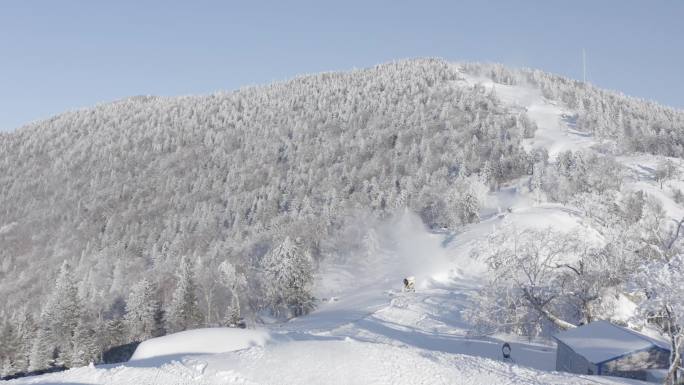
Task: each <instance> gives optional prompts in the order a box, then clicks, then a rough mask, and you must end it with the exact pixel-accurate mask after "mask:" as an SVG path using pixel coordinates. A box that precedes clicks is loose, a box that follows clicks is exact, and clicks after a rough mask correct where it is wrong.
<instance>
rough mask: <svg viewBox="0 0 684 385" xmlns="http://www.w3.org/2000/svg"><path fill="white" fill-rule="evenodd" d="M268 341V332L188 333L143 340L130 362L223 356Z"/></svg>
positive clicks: (207, 331)
mask: <svg viewBox="0 0 684 385" xmlns="http://www.w3.org/2000/svg"><path fill="white" fill-rule="evenodd" d="M270 339H271V337H270V333H269V332H268V331H266V330H261V329H233V328H211V329H195V330H188V331H184V332H180V333H175V334H169V335H166V336H163V337H158V338H152V339H150V340H147V341H144V342H143V343H141V344H140V345H139V346H138V348H137V349H136V350H135V353H133V357H131V361H138V360H146V359H150V358H160V357H165V356H176V355H183V354H209V353H224V352H230V351H235V350H240V349H246V348H249V347H252V346H263V345H264V344H266V342H268V341H269V340H270Z"/></svg>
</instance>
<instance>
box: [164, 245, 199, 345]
mask: <svg viewBox="0 0 684 385" xmlns="http://www.w3.org/2000/svg"><path fill="white" fill-rule="evenodd" d="M177 278H178V281H177V283H176V290H175V291H174V292H173V298H172V300H171V304H170V306H169V308H168V312H167V324H168V326H167V328H168V330H169V331H171V332H179V331H182V330H187V329H192V328H195V327H197V326H199V325H200V322H201V321H202V313H201V312H200V309H199V304H198V300H197V285H196V283H195V273H194V269H193V264H192V262H191V261H190V258H188V257H187V256H183V257H182V258H181V261H180V266H179V267H178V275H177Z"/></svg>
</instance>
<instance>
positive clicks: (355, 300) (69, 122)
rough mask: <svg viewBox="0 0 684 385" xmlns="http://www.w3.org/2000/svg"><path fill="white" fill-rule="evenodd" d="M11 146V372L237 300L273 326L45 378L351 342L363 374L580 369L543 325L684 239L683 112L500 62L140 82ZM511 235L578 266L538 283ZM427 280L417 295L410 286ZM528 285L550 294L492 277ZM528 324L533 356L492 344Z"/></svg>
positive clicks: (309, 350) (253, 372)
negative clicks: (405, 287) (194, 87)
mask: <svg viewBox="0 0 684 385" xmlns="http://www.w3.org/2000/svg"><path fill="white" fill-rule="evenodd" d="M0 149H1V153H0V258H1V261H2V264H1V265H0V278H1V279H2V281H1V283H0V296H2V297H3V298H7V300H6V301H3V303H2V309H0V311H1V313H0V314H1V315H2V319H3V321H2V323H3V324H4V325H5V328H4V329H5V330H8V331H5V332H3V339H4V340H5V341H7V342H6V343H3V344H2V346H3V348H2V349H0V358H3V360H4V361H5V362H6V366H7V368H8V369H7V370H6V371H5V372H6V373H12V372H16V371H26V370H29V369H30V370H33V369H40V368H42V367H44V366H45V365H48V364H52V365H55V364H66V365H67V366H78V363H83V362H86V361H87V360H88V359H90V358H91V357H92V358H98V357H99V356H100V354H101V352H103V351H105V350H107V349H109V348H112V347H115V346H119V345H124V344H126V343H128V342H131V341H133V340H141V339H146V338H149V337H152V336H158V335H161V334H164V333H166V332H173V331H177V330H183V329H186V328H191V327H202V326H217V325H224V324H230V323H235V321H237V320H238V319H239V318H240V316H242V317H245V318H246V319H247V323H248V324H249V325H250V326H254V325H259V324H264V323H269V324H270V323H273V324H272V325H271V326H269V327H268V329H269V331H268V333H269V335H272V336H274V337H272V338H273V339H274V341H275V342H272V343H267V344H265V345H264V347H259V346H257V347H253V348H249V349H247V350H244V351H239V352H236V353H225V354H226V356H216V357H203V358H197V360H199V361H197V360H196V361H192V360H181V361H180V362H181V363H173V364H162V367H161V369H159V368H157V367H156V366H155V368H153V369H149V370H143V369H142V368H136V369H133V368H131V367H128V368H125V369H116V368H110V369H107V368H102V369H100V368H98V369H95V368H81V369H77V370H72V371H69V372H66V373H63V374H56V375H51V376H49V377H46V379H42V380H41V379H37V380H35V381H53V382H54V381H59V382H62V381H65V380H66V381H85V382H95V383H110V382H113V383H117V382H118V383H125V382H126V381H129V380H127V379H130V381H133V380H132V379H133V378H138V381H139V382H142V381H147V380H144V379H145V378H147V377H145V376H167V375H168V376H170V377H169V378H175V380H173V381H176V382H182V381H185V379H188V378H194V379H197V381H198V382H200V383H203V382H207V383H216V382H217V381H218V382H221V381H223V382H222V383H225V382H226V381H233V382H234V383H273V382H274V381H275V382H276V383H277V382H278V380H277V379H280V380H282V383H295V380H294V377H292V381H290V380H289V377H287V375H286V373H289V372H288V371H287V370H291V368H290V369H288V368H285V367H283V366H282V365H281V364H282V362H281V363H280V364H278V365H281V366H277V367H278V368H280V369H282V370H275V369H274V370H273V371H272V372H269V371H264V370H262V368H261V367H260V366H258V364H257V363H258V362H260V359H261V358H264V357H265V358H267V359H268V361H269V362H279V361H278V360H280V359H284V358H285V357H291V356H292V355H293V354H295V353H297V354H300V355H302V357H312V359H311V360H310V361H311V362H313V365H315V366H316V367H313V368H311V370H309V371H307V372H310V373H313V374H312V376H313V377H311V379H312V382H318V383H335V381H334V379H335V378H337V379H339V380H337V381H338V382H340V381H341V382H342V383H349V381H351V382H354V381H353V380H354V379H353V378H350V377H344V376H343V375H341V374H340V373H345V369H344V367H342V368H341V369H339V370H338V371H324V370H320V368H326V367H329V366H331V365H334V363H335V362H338V361H339V360H350V361H349V362H355V361H353V359H352V358H351V357H354V356H355V355H357V354H368V355H369V356H370V357H371V358H372V357H376V358H377V360H375V361H373V359H370V360H369V361H368V362H367V363H366V364H364V365H361V363H359V367H360V368H364V369H363V370H364V373H366V374H365V376H366V377H364V378H368V379H369V380H368V381H363V382H367V383H402V381H404V382H405V383H415V382H416V381H414V380H412V379H414V376H415V375H416V373H417V371H420V372H425V371H429V372H430V373H431V374H434V375H435V376H437V377H434V378H433V379H432V380H429V379H428V380H425V381H427V383H440V382H439V381H442V382H444V383H493V382H506V381H508V382H512V383H513V382H515V383H533V382H534V381H537V379H538V378H543V380H541V381H542V382H547V383H584V382H583V381H585V379H581V378H577V377H573V376H570V375H556V374H553V375H552V374H544V373H542V372H537V371H535V370H552V369H553V367H554V366H553V359H554V354H555V348H554V347H553V345H552V344H550V343H549V341H548V340H547V339H545V338H546V337H548V335H549V333H551V332H553V331H554V330H557V328H558V327H564V325H565V324H569V325H572V324H577V323H579V322H586V321H587V320H591V319H597V318H602V319H611V320H613V321H615V322H622V323H626V324H630V323H633V322H634V318H635V316H636V315H637V313H638V309H637V308H638V305H639V301H638V296H636V297H635V296H634V295H635V294H634V285H635V282H637V281H638V280H639V277H636V276H632V273H633V270H634V267H635V266H639V265H641V264H643V263H644V262H646V261H658V260H669V259H671V258H673V256H674V255H677V254H678V253H679V247H680V243H681V242H680V240H678V239H677V233H676V232H675V230H676V229H677V227H676V226H674V224H675V222H674V221H673V220H679V219H681V218H683V217H684V198H682V190H683V189H684V183H683V182H681V180H680V179H679V178H678V177H677V175H679V173H680V172H681V170H682V169H684V167H682V165H683V163H682V161H681V158H682V157H683V156H684V112H682V111H678V110H674V109H670V108H667V107H663V106H659V105H656V104H653V103H650V102H646V101H642V100H637V99H633V98H629V97H626V96H623V95H619V94H616V93H613V92H609V91H604V90H600V89H597V88H595V87H593V86H591V85H588V84H584V83H581V82H576V81H572V80H569V79H565V78H562V77H558V76H554V75H549V74H545V73H542V72H540V71H532V70H509V69H506V68H504V67H502V66H499V65H485V64H460V63H448V62H444V61H441V60H436V59H421V60H409V61H402V62H397V63H391V64H385V65H381V66H377V67H375V68H371V69H366V70H360V71H353V72H349V73H325V74H319V75H313V76H305V77H300V78H297V79H294V80H292V81H289V82H284V83H279V84H274V85H270V86H266V87H255V88H247V89H243V90H239V91H235V92H231V93H225V94H216V95H211V96H201V97H182V98H156V97H134V98H130V99H127V100H123V101H120V102H115V103H111V104H105V105H100V106H97V107H95V108H92V109H87V110H81V111H74V112H69V113H66V114H63V115H60V116H58V117H55V118H52V119H50V120H48V121H45V122H41V123H36V124H34V125H31V126H27V127H23V128H21V129H19V130H17V131H16V132H14V133H10V134H4V135H0ZM672 240H673V241H672ZM670 241H672V242H670ZM511 244H516V245H518V244H520V245H523V246H524V247H526V248H527V249H526V250H536V252H537V253H536V255H541V256H553V258H555V259H553V261H552V262H553V263H554V266H565V267H567V268H565V269H562V268H558V269H548V270H543V273H544V274H540V277H543V280H542V279H541V278H540V280H539V281H534V282H520V281H519V280H518V279H517V278H519V276H520V275H519V274H520V273H521V272H520V271H519V270H516V269H515V268H512V267H515V266H518V267H519V266H522V267H530V268H535V269H538V268H539V266H540V265H539V264H538V263H537V264H535V263H536V262H538V261H536V262H535V261H534V260H530V259H529V258H526V256H528V255H530V253H520V254H516V253H514V252H511V249H510V247H509V245H511ZM531 254H534V253H531ZM511 255H513V257H514V258H513V259H511V257H510V256H511ZM504 257H505V258H504ZM64 261H67V262H68V264H67V265H64V264H63V262H64ZM548 265H549V264H546V265H544V266H548ZM609 266H610V267H615V268H610V269H609V268H607V267H609ZM60 269H61V270H60ZM283 271H285V272H287V274H281V273H280V272H283ZM573 271H574V272H577V271H581V274H580V273H577V274H576V276H573V275H572V274H569V273H571V272H573ZM409 275H414V276H416V277H417V279H418V283H419V287H418V291H417V292H416V293H415V294H413V295H410V294H401V293H398V291H400V283H401V278H403V277H405V276H409ZM283 276H285V277H284V278H283ZM55 278H58V279H57V281H58V283H57V285H56V286H55V284H54V279H55ZM283 280H284V281H283ZM279 282H280V283H279ZM283 282H285V283H283ZM502 282H503V284H502ZM592 282H601V284H600V285H597V284H592ZM278 285H280V286H278ZM516 285H517V286H516ZM526 285H527V286H526ZM530 285H531V287H536V288H545V289H544V290H542V291H539V292H535V293H533V295H529V296H528V297H527V298H521V297H515V296H511V297H506V298H502V297H501V296H500V295H499V293H502V292H506V293H508V292H513V293H515V292H524V291H521V290H522V289H524V288H525V287H530ZM195 286H196V287H195ZM546 288H553V290H546ZM609 292H610V293H612V294H613V295H612V296H611V295H608V293H609ZM187 293H192V295H191V296H190V297H191V300H190V302H191V303H194V305H193V306H190V307H184V306H186V305H187V301H186V302H183V301H182V299H183V298H188V297H187ZM193 296H196V298H197V299H196V300H194V299H192V298H195V297H193ZM64 297H66V298H67V300H62V299H61V298H64ZM501 301H504V302H503V303H505V305H506V306H504V307H502V306H500V305H501V304H502V302H501ZM505 301H511V302H505ZM538 303H544V306H543V307H538V306H537V304H538ZM146 304H147V305H149V306H147V305H146ZM74 308H78V309H79V310H78V311H77V312H69V311H68V309H74ZM312 308H316V310H314V312H313V313H311V314H309V315H307V316H303V317H299V318H296V319H295V320H293V321H290V322H287V323H284V324H283V323H282V320H283V319H284V318H287V317H290V316H294V315H302V314H304V313H307V312H308V311H309V310H311V309H312ZM502 308H505V309H508V310H506V311H503V312H502V311H501V310H500V309H502ZM510 310H512V311H510ZM71 313H73V314H75V316H74V317H66V316H65V317H64V320H65V321H64V322H61V323H60V324H59V325H55V322H53V321H51V320H53V319H55V318H56V316H55V314H71ZM189 313H192V316H190V317H185V316H183V314H189ZM274 316H275V318H272V317H274ZM57 318H59V317H57ZM65 324H66V325H67V327H64V326H63V325H65ZM69 325H71V326H69ZM635 326H638V325H636V324H635ZM642 326H643V325H642ZM77 331H78V332H77ZM41 332H43V334H41ZM516 335H523V336H526V337H533V338H538V340H535V342H534V343H523V342H522V341H523V340H520V341H521V342H519V345H516V343H514V351H515V352H520V353H519V354H518V355H515V356H514V358H515V357H517V358H518V361H517V363H518V364H520V365H522V366H528V367H532V368H535V369H522V368H521V367H518V366H511V365H510V364H509V363H500V362H496V361H495V360H497V359H499V356H500V350H499V349H500V344H501V343H502V341H504V340H515V341H517V339H516V337H515V336H516ZM162 338H165V337H162ZM89 341H94V342H93V343H87V342H89ZM84 346H85V347H84ZM48 347H50V348H56V349H55V354H54V356H50V357H48V356H49V355H41V354H38V353H37V352H40V351H43V350H49V348H48ZM330 350H334V351H339V352H341V353H340V356H336V355H334V354H332V353H330V354H328V355H326V353H325V352H326V351H330ZM79 352H82V353H83V354H80V353H79ZM523 352H524V353H523ZM460 354H467V355H474V356H478V357H476V358H473V357H463V356H461V355H460ZM383 355H389V356H392V357H394V358H395V361H402V360H404V361H406V362H410V364H407V365H408V366H410V367H412V368H413V369H411V370H409V371H406V370H408V369H406V368H405V367H403V366H401V365H399V366H398V367H397V368H396V370H395V369H391V368H388V367H386V366H385V365H387V364H388V363H387V362H384V363H381V362H380V361H382V360H381V357H383ZM482 357H484V358H482ZM314 358H315V359H314ZM193 359H194V358H193ZM302 359H304V358H302ZM326 360H327V361H326ZM32 361H36V362H38V363H37V364H36V363H34V362H32ZM376 361H377V362H376ZM165 362H169V361H165ZM207 365H208V366H207ZM231 365H233V366H231ZM349 365H351V366H353V365H352V364H351V363H350V364H349ZM133 366H135V365H133ZM351 366H349V367H351ZM200 367H201V368H200ZM205 367H206V368H208V369H207V371H206V373H205ZM244 367H247V368H248V369H245V370H242V369H241V368H244ZM197 368H200V369H197ZM317 368H318V369H317ZM416 368H423V369H420V370H419V369H416ZM210 369H211V370H210ZM414 369H415V371H414ZM197 370H199V372H200V373H196V371H197ZM390 372H391V373H392V374H393V375H397V376H400V377H391V376H387V375H385V376H383V374H387V373H390ZM279 373H280V374H279ZM336 373H337V374H336ZM402 373H403V374H402ZM483 373H487V376H489V375H491V376H492V377H486V376H485V375H484V374H483ZM129 374H130V375H131V376H134V377H125V376H128V375H129ZM55 376H56V377H55ZM117 376H119V377H117ZM135 376H139V377H135ZM225 376H229V377H230V376H233V377H230V379H229V378H228V377H225ZM268 376H273V377H268ZM293 376H294V374H293ZM316 376H319V377H316ZM320 376H328V377H320ZM459 376H461V377H460V378H467V379H468V381H465V380H464V381H460V380H456V381H452V380H451V379H452V378H454V377H455V378H459ZM164 378H165V377H164ZM397 378H402V379H403V380H397ZM438 378H442V379H443V380H438ZM344 379H346V380H348V381H343V380H344ZM29 381H34V380H29ZM169 381H171V380H169ZM250 381H252V382H250ZM478 381H479V382H478ZM616 381H617V380H616ZM22 383H23V382H22ZM229 383H230V382H229ZM534 383H538V381H537V382H534ZM606 383H610V382H606Z"/></svg>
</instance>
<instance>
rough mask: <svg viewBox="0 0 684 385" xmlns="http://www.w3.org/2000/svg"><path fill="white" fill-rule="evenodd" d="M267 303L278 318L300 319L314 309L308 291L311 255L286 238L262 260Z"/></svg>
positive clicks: (311, 268)
mask: <svg viewBox="0 0 684 385" xmlns="http://www.w3.org/2000/svg"><path fill="white" fill-rule="evenodd" d="M261 268H262V271H263V273H264V279H265V282H264V285H265V287H266V295H267V297H268V298H267V301H268V303H269V304H270V307H271V309H272V310H273V311H274V313H275V314H276V315H277V316H282V315H286V314H285V313H286V312H287V313H291V314H292V315H294V316H295V317H296V316H300V315H302V314H304V313H306V312H308V311H309V310H311V308H312V307H313V304H312V300H313V298H312V296H311V293H310V292H309V290H310V286H311V283H312V281H313V266H312V261H311V256H310V255H309V253H308V252H307V251H306V250H301V249H300V248H299V247H297V245H296V244H295V243H294V242H293V241H292V240H291V239H290V237H285V239H284V240H283V241H282V242H281V243H280V244H279V245H277V246H276V247H275V248H273V249H272V250H271V251H270V252H269V253H267V254H266V255H265V256H264V258H263V259H262V261H261Z"/></svg>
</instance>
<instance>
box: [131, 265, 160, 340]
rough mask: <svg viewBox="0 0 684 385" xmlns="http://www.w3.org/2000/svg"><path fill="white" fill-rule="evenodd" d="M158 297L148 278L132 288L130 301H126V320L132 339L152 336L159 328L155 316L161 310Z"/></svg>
mask: <svg viewBox="0 0 684 385" xmlns="http://www.w3.org/2000/svg"><path fill="white" fill-rule="evenodd" d="M156 297H157V293H156V292H155V288H154V286H153V285H152V283H151V282H150V281H149V280H147V278H143V279H142V280H141V281H140V282H138V283H137V284H136V285H134V286H133V288H132V289H131V293H130V294H129V296H128V301H126V314H125V316H124V322H125V323H126V329H127V331H128V336H129V338H130V339H131V340H132V341H144V340H146V339H148V338H152V337H154V335H155V331H156V330H157V329H158V328H159V325H157V320H156V318H155V317H156V314H157V312H158V311H159V302H158V301H157V298H156Z"/></svg>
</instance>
